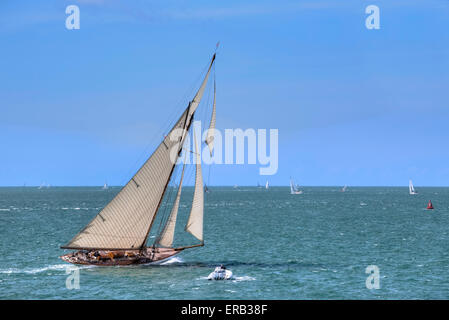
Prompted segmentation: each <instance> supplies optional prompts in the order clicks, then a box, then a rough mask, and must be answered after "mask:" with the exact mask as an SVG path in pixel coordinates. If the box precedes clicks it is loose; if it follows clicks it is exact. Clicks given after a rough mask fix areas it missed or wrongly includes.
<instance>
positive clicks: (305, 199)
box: [0, 187, 449, 299]
mask: <svg viewBox="0 0 449 320" xmlns="http://www.w3.org/2000/svg"><path fill="white" fill-rule="evenodd" d="M118 190H119V188H110V189H108V190H101V189H100V188H93V187H77V188H72V187H52V188H48V189H45V188H44V189H40V190H38V189H37V188H31V187H24V188H0V298H1V299H448V298H449V272H448V267H449V188H417V191H418V192H419V194H418V195H414V196H411V195H409V194H408V188H407V187H401V188H399V187H396V188H393V187H366V188H362V187H353V188H351V187H349V188H348V190H347V191H346V192H344V193H342V192H340V188H339V187H304V188H303V190H304V194H302V195H290V194H289V188H287V187H272V188H270V189H269V190H265V189H258V188H256V187H239V188H237V189H234V188H231V187H229V188H227V187H215V188H214V187H212V188H211V192H210V193H208V194H207V195H206V212H205V223H204V236H205V246H204V247H202V248H195V249H190V250H185V251H183V252H182V253H180V254H179V255H177V256H175V257H174V258H172V259H170V260H168V261H167V262H166V263H164V264H160V265H147V266H132V267H81V268H80V269H79V271H78V272H79V289H72V290H69V289H68V288H67V287H66V281H67V279H68V277H69V276H70V275H71V273H70V272H73V271H71V270H70V268H72V266H71V265H70V264H67V263H65V262H63V261H62V260H60V259H59V258H58V256H59V255H61V254H62V253H64V252H66V251H64V250H61V249H59V246H60V245H63V244H65V243H67V242H68V241H69V240H70V239H71V238H72V237H73V236H74V235H75V234H76V233H77V232H78V231H79V230H80V229H81V228H82V227H83V226H84V225H85V224H86V223H87V222H88V221H90V219H92V217H93V216H94V215H95V214H96V213H97V212H98V211H99V210H100V209H101V208H102V207H103V206H104V205H105V204H106V203H107V202H108V201H109V200H111V199H112V198H113V196H114V195H115V194H116V193H117V192H118ZM185 190H186V191H185V192H184V195H183V198H182V205H181V211H180V218H179V224H178V227H177V238H179V240H178V241H180V242H181V243H183V244H193V243H194V241H193V239H192V238H189V236H186V235H185V234H184V233H183V225H182V224H183V223H185V221H186V215H187V213H188V198H189V196H191V193H192V190H191V188H189V187H187V188H185ZM429 199H431V200H432V202H433V204H434V207H435V210H426V205H427V202H428V200H429ZM178 234H179V237H178ZM151 239H152V238H150V240H151ZM189 241H190V242H189ZM187 242H189V243H187ZM181 243H178V244H181ZM222 263H223V264H225V265H226V266H227V267H228V268H229V269H231V270H232V271H233V273H234V279H233V280H230V281H208V280H207V279H206V277H207V275H208V274H209V273H210V272H211V271H212V270H213V268H214V267H215V266H217V265H219V264H222ZM370 265H376V266H377V267H378V269H379V279H380V288H379V289H368V288H367V287H366V280H367V277H368V276H369V274H367V273H366V268H367V267H368V266H370Z"/></svg>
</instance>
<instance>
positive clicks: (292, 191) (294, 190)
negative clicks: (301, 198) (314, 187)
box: [290, 178, 302, 194]
mask: <svg viewBox="0 0 449 320" xmlns="http://www.w3.org/2000/svg"><path fill="white" fill-rule="evenodd" d="M290 194H302V190H299V188H298V186H297V185H295V184H294V183H293V179H292V178H290Z"/></svg>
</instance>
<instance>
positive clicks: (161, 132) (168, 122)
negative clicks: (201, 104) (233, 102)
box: [120, 62, 215, 188]
mask: <svg viewBox="0 0 449 320" xmlns="http://www.w3.org/2000/svg"><path fill="white" fill-rule="evenodd" d="M209 65H210V62H208V63H207V64H206V66H205V67H204V68H203V69H202V71H201V73H200V74H199V75H198V76H197V78H196V79H195V81H194V82H193V83H192V84H191V85H190V87H189V88H188V89H187V90H186V91H185V93H184V94H183V95H182V96H181V98H180V99H179V100H178V102H177V103H176V104H175V107H173V108H172V113H171V114H170V115H169V116H168V117H167V118H165V122H163V124H162V125H161V126H159V129H157V130H156V132H155V134H154V135H152V136H151V137H150V141H149V143H148V144H147V145H146V146H145V148H144V149H143V151H142V152H141V154H140V155H139V156H138V158H137V159H136V160H135V162H134V163H133V165H132V166H131V167H130V169H129V170H128V171H127V172H126V173H125V174H124V175H123V177H122V178H121V179H120V185H121V187H122V188H123V187H124V186H125V185H126V182H127V181H128V180H129V178H128V177H129V176H130V175H131V176H133V175H134V174H135V173H136V171H137V170H138V169H136V168H140V167H141V165H139V164H140V163H141V162H142V161H143V159H146V158H148V157H149V156H148V154H149V153H150V152H151V149H154V148H155V146H156V147H157V146H158V145H159V144H158V143H157V141H159V138H160V136H165V134H166V133H167V131H169V130H170V129H171V127H172V126H173V125H174V123H176V121H177V115H178V114H179V113H180V110H183V108H184V109H185V108H186V107H185V103H186V102H185V101H186V100H187V104H188V103H189V101H190V100H189V99H188V97H191V96H192V94H193V93H192V92H193V91H194V90H195V87H196V86H198V83H201V82H200V80H201V79H202V78H203V76H204V75H205V74H206V73H207V71H208V68H209ZM214 66H215V63H214ZM192 99H193V98H192Z"/></svg>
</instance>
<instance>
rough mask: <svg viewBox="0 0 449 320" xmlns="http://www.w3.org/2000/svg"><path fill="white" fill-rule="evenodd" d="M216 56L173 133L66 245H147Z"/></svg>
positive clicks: (75, 247)
mask: <svg viewBox="0 0 449 320" xmlns="http://www.w3.org/2000/svg"><path fill="white" fill-rule="evenodd" d="M214 60H215V55H214V56H213V58H212V61H211V63H210V66H209V69H208V71H207V74H206V76H205V78H204V80H203V83H202V84H201V87H200V89H199V90H198V92H197V93H196V95H195V98H194V99H193V100H192V102H191V103H190V104H189V106H188V107H187V108H186V109H185V111H184V113H183V114H182V115H181V117H180V118H179V119H178V121H177V122H176V124H175V125H174V126H173V128H172V129H171V130H170V132H169V134H168V135H167V136H166V137H165V138H164V139H163V141H162V142H161V143H160V144H159V146H158V147H157V148H156V150H155V151H154V152H153V154H152V155H151V156H150V158H149V159H148V160H147V161H146V162H145V163H144V164H143V166H142V167H141V168H140V169H139V170H138V171H137V173H136V174H135V175H134V176H133V177H132V178H131V179H130V180H129V181H128V183H127V184H126V185H125V186H124V187H123V188H122V189H121V190H120V192H119V193H118V194H117V195H116V196H115V197H114V198H113V199H112V200H111V201H110V202H109V203H108V204H107V205H106V206H105V207H104V208H103V209H102V210H101V211H100V212H99V213H98V214H97V215H96V216H95V217H94V218H93V219H92V220H91V221H90V222H89V223H88V224H87V225H86V226H85V227H84V228H83V229H82V230H81V231H80V232H79V233H78V234H77V235H75V237H74V238H73V239H72V240H71V241H70V242H69V243H68V244H67V245H66V246H63V247H62V248H70V249H77V248H79V249H84V248H95V249H109V248H115V249H121V248H123V249H137V248H140V247H142V246H143V245H145V243H146V239H147V237H148V234H149V232H150V231H151V227H152V225H153V222H154V219H155V217H156V214H157V211H158V209H159V207H160V204H161V202H162V199H163V196H164V194H165V192H166V189H167V185H168V182H169V181H170V178H171V175H172V174H173V169H174V167H175V165H176V161H172V159H171V154H172V150H173V148H178V149H177V151H178V153H179V150H180V146H182V144H183V141H184V138H185V136H186V134H185V131H186V130H185V129H186V128H189V127H190V123H191V119H192V117H193V114H194V112H195V110H196V109H197V107H198V105H199V103H200V102H201V98H202V96H203V93H204V88H205V86H206V83H207V79H208V78H209V74H210V71H211V67H212V65H213V62H214ZM178 129H181V130H182V129H184V133H183V135H182V137H181V138H180V139H171V138H170V137H171V135H172V134H173V133H176V131H177V130H178Z"/></svg>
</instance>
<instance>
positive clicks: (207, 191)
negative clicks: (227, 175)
mask: <svg viewBox="0 0 449 320" xmlns="http://www.w3.org/2000/svg"><path fill="white" fill-rule="evenodd" d="M204 192H206V193H209V192H210V190H209V188H208V187H207V185H204Z"/></svg>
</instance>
